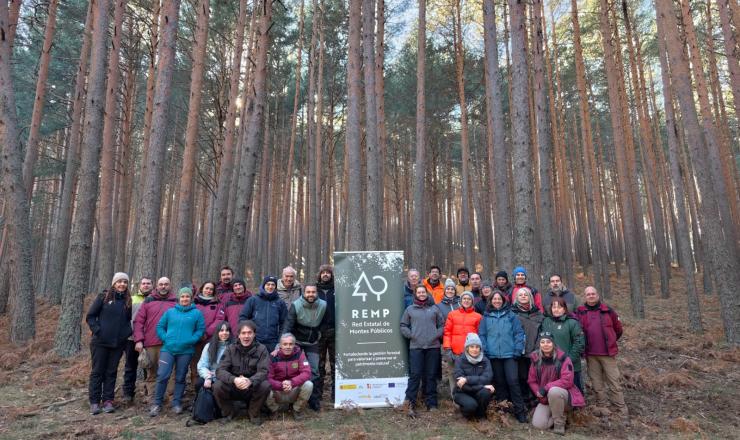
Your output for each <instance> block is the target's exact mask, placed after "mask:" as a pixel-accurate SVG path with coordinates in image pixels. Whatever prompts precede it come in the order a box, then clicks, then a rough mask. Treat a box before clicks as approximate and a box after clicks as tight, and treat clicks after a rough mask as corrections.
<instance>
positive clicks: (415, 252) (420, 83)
mask: <svg viewBox="0 0 740 440" xmlns="http://www.w3.org/2000/svg"><path fill="white" fill-rule="evenodd" d="M426 17H427V13H426V0H419V23H418V30H417V32H418V33H417V37H416V40H417V46H416V47H417V49H416V158H415V165H414V167H415V169H416V173H415V174H414V200H413V203H414V220H413V226H412V238H411V265H412V266H414V267H418V266H420V265H423V264H424V218H425V215H424V208H425V205H426V204H425V203H424V170H425V169H426V164H425V161H426V154H425V153H426V148H427V147H426V143H427V140H426V135H427V132H426V97H425V87H426V86H425V79H426V44H427V29H426V26H427V18H426Z"/></svg>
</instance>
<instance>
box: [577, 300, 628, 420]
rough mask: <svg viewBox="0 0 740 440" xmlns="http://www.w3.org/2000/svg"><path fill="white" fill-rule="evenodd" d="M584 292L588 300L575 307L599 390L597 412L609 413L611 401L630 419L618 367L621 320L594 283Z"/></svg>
mask: <svg viewBox="0 0 740 440" xmlns="http://www.w3.org/2000/svg"><path fill="white" fill-rule="evenodd" d="M583 295H584V297H585V302H586V303H585V304H583V305H582V306H579V307H578V308H577V309H576V317H577V318H578V321H580V323H581V327H582V328H583V333H584V334H585V335H586V351H585V353H586V369H587V371H588V377H589V378H590V379H591V386H592V387H593V390H594V394H596V402H595V405H596V407H595V408H594V413H596V414H598V415H609V414H610V411H609V409H608V408H607V402H609V401H611V403H612V405H614V406H615V407H616V409H617V411H618V412H619V415H620V416H621V417H622V421H623V422H625V423H629V411H628V410H627V405H625V403H624V394H622V385H621V384H620V374H619V368H618V367H617V353H619V348H618V347H617V341H618V340H619V338H620V337H622V321H620V320H619V315H617V312H615V311H614V309H612V308H611V307H609V306H608V305H606V304H605V303H603V302H601V299H600V297H599V292H598V291H597V290H596V288H595V287H594V286H588V287H586V289H585V290H584V291H583ZM607 390H608V393H609V398H608V399H607Z"/></svg>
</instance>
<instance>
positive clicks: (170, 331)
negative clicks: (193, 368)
mask: <svg viewBox="0 0 740 440" xmlns="http://www.w3.org/2000/svg"><path fill="white" fill-rule="evenodd" d="M205 331H206V320H205V318H203V314H202V313H200V310H198V309H197V308H196V307H195V305H194V304H190V305H189V306H187V307H184V306H181V305H180V304H177V305H175V307H173V308H171V309H169V310H167V311H166V312H164V315H162V319H160V320H159V324H157V336H159V339H161V340H162V341H164V345H163V346H162V351H166V352H167V353H170V354H173V355H177V354H193V353H195V344H197V343H198V341H200V338H202V337H203V334H204V333H205Z"/></svg>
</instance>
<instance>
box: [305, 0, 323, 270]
mask: <svg viewBox="0 0 740 440" xmlns="http://www.w3.org/2000/svg"><path fill="white" fill-rule="evenodd" d="M317 4H318V2H317V0H313V5H312V6H313V11H314V18H313V26H312V29H311V43H310V47H309V59H308V108H307V109H306V112H307V115H308V121H307V125H308V139H307V140H308V142H307V144H308V148H307V152H306V163H307V164H308V170H307V172H306V174H307V178H308V181H307V182H306V183H307V184H308V193H307V194H306V198H307V201H308V204H307V205H308V215H307V217H308V224H307V225H306V226H307V227H308V253H307V254H306V255H305V260H306V266H307V267H308V273H314V271H315V270H318V268H319V264H318V259H319V254H318V252H317V251H318V248H319V243H318V240H319V210H320V208H319V207H320V201H319V191H320V185H319V184H318V182H317V176H318V173H317V171H318V165H319V164H318V160H319V157H318V156H317V153H318V151H319V149H320V148H321V139H317V138H316V132H317V131H318V127H319V125H320V123H321V116H320V115H319V114H318V112H316V111H315V110H316V91H315V89H316V73H317V69H316V67H317V66H316V64H317V62H318V53H317V51H316V41H317V40H318V37H319V19H318V14H320V12H319V11H318V7H317ZM302 242H303V241H302Z"/></svg>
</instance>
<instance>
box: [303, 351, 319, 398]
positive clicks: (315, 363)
mask: <svg viewBox="0 0 740 440" xmlns="http://www.w3.org/2000/svg"><path fill="white" fill-rule="evenodd" d="M301 348H302V349H303V352H304V353H305V354H306V360H307V361H308V365H310V366H311V383H316V382H319V381H321V376H320V374H319V362H320V359H321V356H320V355H319V352H318V351H317V347H316V346H311V347H306V348H304V347H301ZM320 401H321V389H320V388H319V387H314V388H313V390H312V391H311V397H310V398H309V399H308V403H309V404H310V405H311V407H312V408H316V407H317V406H318V405H319V402H320Z"/></svg>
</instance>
